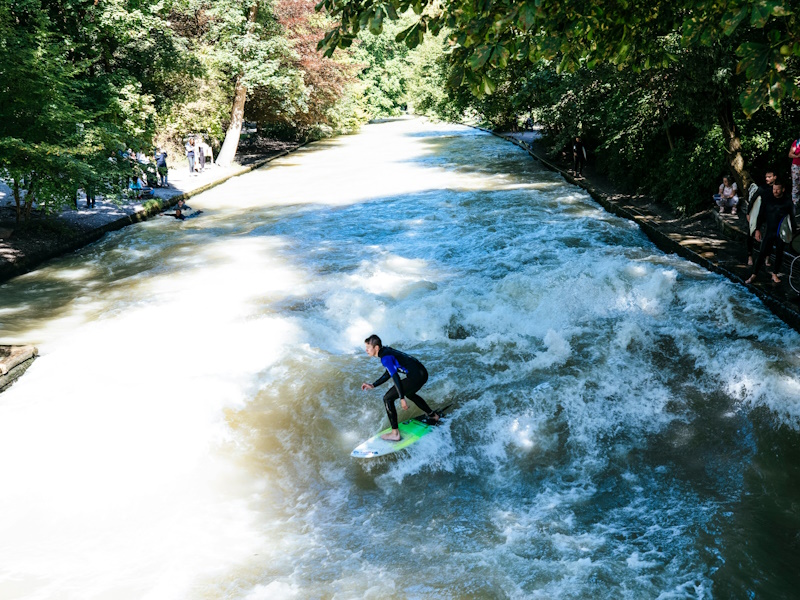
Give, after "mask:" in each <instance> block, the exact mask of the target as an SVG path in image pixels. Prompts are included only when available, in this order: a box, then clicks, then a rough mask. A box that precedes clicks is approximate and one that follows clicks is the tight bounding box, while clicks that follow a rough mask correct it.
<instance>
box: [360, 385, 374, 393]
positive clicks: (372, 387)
mask: <svg viewBox="0 0 800 600" xmlns="http://www.w3.org/2000/svg"><path fill="white" fill-rule="evenodd" d="M372 389H375V386H374V385H372V384H371V383H362V384H361V391H362V392H363V391H366V390H372Z"/></svg>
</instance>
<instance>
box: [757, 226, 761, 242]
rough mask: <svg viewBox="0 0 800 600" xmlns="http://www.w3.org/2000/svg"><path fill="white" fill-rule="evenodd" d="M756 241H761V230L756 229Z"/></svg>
mask: <svg viewBox="0 0 800 600" xmlns="http://www.w3.org/2000/svg"><path fill="white" fill-rule="evenodd" d="M756 241H757V242H760V241H761V230H760V229H756Z"/></svg>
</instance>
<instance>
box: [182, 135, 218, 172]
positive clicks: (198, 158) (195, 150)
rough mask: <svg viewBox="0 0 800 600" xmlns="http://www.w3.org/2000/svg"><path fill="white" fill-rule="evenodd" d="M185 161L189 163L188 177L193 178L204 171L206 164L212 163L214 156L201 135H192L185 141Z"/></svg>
mask: <svg viewBox="0 0 800 600" xmlns="http://www.w3.org/2000/svg"><path fill="white" fill-rule="evenodd" d="M185 148H186V160H187V161H188V162H189V177H195V176H196V175H198V174H199V173H203V172H204V171H205V170H206V162H208V163H209V164H211V163H213V162H214V155H213V150H212V149H211V146H209V145H208V144H207V143H206V142H205V140H204V139H203V136H202V135H192V136H190V137H189V139H188V140H187V141H186V144H185Z"/></svg>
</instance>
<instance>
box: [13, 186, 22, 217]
mask: <svg viewBox="0 0 800 600" xmlns="http://www.w3.org/2000/svg"><path fill="white" fill-rule="evenodd" d="M13 181H14V202H15V203H16V205H17V225H19V220H20V217H22V198H21V197H20V194H19V179H17V178H16V177H14V179H13Z"/></svg>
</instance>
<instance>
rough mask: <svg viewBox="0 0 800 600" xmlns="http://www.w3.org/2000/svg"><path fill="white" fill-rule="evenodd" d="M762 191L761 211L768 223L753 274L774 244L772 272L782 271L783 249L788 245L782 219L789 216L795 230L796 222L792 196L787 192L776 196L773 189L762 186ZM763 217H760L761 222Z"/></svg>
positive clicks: (760, 190) (759, 267) (758, 269)
mask: <svg viewBox="0 0 800 600" xmlns="http://www.w3.org/2000/svg"><path fill="white" fill-rule="evenodd" d="M765 187H767V186H765ZM759 192H760V193H761V211H760V213H759V214H761V213H763V215H764V223H765V224H766V233H765V235H764V239H763V240H762V242H761V251H760V252H759V253H758V260H757V261H756V264H755V266H754V267H753V274H754V275H756V274H758V272H759V271H760V270H761V267H763V266H764V262H765V261H766V260H767V257H768V256H769V255H770V253H771V252H772V246H773V245H774V246H775V264H774V265H773V267H772V272H773V273H775V274H776V275H777V274H778V273H780V272H781V265H782V264H783V249H784V247H785V246H786V244H785V243H784V241H783V240H782V239H781V236H780V231H779V230H780V226H781V221H783V218H784V217H787V216H788V217H789V218H790V219H791V223H792V231H794V230H795V223H794V210H793V204H792V198H791V196H790V195H789V194H787V193H786V192H784V193H783V196H781V197H780V198H776V197H775V195H774V194H773V193H772V190H771V189H770V190H767V189H765V188H760V189H759ZM760 221H761V219H759V222H760Z"/></svg>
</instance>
